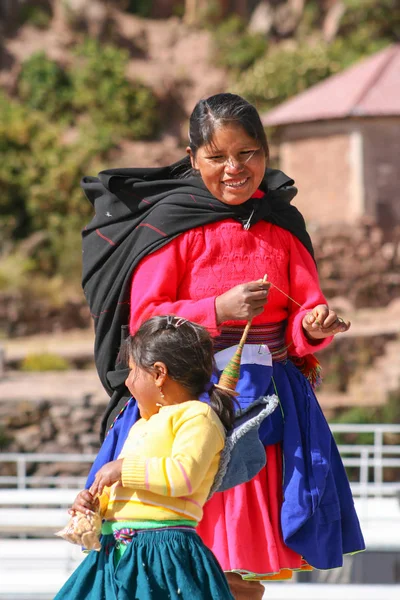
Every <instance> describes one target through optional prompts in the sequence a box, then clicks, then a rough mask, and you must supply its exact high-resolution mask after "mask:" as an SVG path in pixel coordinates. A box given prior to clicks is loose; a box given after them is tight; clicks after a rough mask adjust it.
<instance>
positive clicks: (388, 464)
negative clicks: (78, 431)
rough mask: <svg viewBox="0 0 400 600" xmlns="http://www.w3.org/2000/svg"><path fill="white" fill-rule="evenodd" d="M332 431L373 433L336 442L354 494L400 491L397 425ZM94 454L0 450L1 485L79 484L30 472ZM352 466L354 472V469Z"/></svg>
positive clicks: (67, 478) (390, 494)
mask: <svg viewBox="0 0 400 600" xmlns="http://www.w3.org/2000/svg"><path fill="white" fill-rule="evenodd" d="M330 427H331V430H332V432H333V433H372V434H373V443H372V444H370V445H367V444H345V445H339V451H340V453H341V456H342V460H343V463H344V465H345V467H346V468H347V469H348V470H349V469H352V472H351V474H350V475H351V479H354V475H356V478H355V480H353V481H351V487H352V492H353V494H354V495H355V496H356V497H361V498H363V497H371V496H372V497H384V496H385V497H393V496H396V495H398V494H400V444H399V445H397V444H396V445H392V444H388V443H386V440H385V434H386V435H388V434H392V435H399V437H400V424H399V425H381V424H373V425H354V424H337V423H335V424H331V426H330ZM94 459H95V454H44V453H26V454H25V453H24V454H21V453H6V452H4V453H0V462H7V463H14V464H15V465H16V469H15V471H16V474H15V475H4V476H0V486H1V487H17V488H20V489H24V488H28V487H36V486H41V487H63V488H68V487H73V488H81V487H82V486H83V485H84V483H85V480H86V478H85V477H84V476H78V475H75V476H73V475H70V476H68V475H34V474H33V475H29V474H28V473H29V470H30V466H31V465H32V464H37V463H57V462H60V463H63V462H64V463H73V462H75V463H86V464H87V467H88V469H87V470H89V467H90V465H91V464H92V462H93V460H94ZM354 468H355V472H354ZM388 468H390V469H396V470H397V469H398V473H399V477H397V479H396V481H387V477H386V476H385V474H386V473H385V472H386V470H387V469H388Z"/></svg>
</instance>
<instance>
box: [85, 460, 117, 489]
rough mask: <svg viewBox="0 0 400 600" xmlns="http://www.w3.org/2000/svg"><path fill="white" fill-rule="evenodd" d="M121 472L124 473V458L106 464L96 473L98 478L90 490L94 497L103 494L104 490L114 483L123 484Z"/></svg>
mask: <svg viewBox="0 0 400 600" xmlns="http://www.w3.org/2000/svg"><path fill="white" fill-rule="evenodd" d="M121 472H122V458H119V459H118V460H112V461H111V462H108V463H106V464H105V465H103V466H102V467H101V469H99V470H98V471H97V473H96V477H95V479H94V482H93V483H92V486H91V488H90V491H91V493H92V494H93V496H95V495H96V494H99V495H100V494H101V493H102V491H103V489H104V488H105V487H106V486H107V487H109V486H110V485H113V483H117V482H118V483H121Z"/></svg>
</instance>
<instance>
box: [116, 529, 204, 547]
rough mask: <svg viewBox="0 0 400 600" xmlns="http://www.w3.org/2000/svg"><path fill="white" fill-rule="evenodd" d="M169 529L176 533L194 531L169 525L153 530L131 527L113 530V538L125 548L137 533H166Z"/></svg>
mask: <svg viewBox="0 0 400 600" xmlns="http://www.w3.org/2000/svg"><path fill="white" fill-rule="evenodd" d="M171 529H174V530H176V531H196V528H195V527H190V525H171V526H169V527H168V526H167V527H154V528H151V527H147V528H146V529H132V528H131V527H123V528H122V529H115V530H114V531H113V536H114V539H115V541H116V542H119V543H120V544H123V545H124V546H127V545H128V544H129V543H130V542H131V541H132V540H133V538H134V537H135V536H136V535H137V534H138V533H144V532H147V533H149V532H152V531H167V530H171Z"/></svg>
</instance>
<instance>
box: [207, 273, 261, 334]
mask: <svg viewBox="0 0 400 600" xmlns="http://www.w3.org/2000/svg"><path fill="white" fill-rule="evenodd" d="M270 286H271V284H270V283H269V282H268V281H263V280H262V279H259V280H258V281H250V282H249V283H241V284H240V285H236V286H235V287H233V288H231V289H230V290H228V291H227V292H225V293H224V294H221V295H220V296H217V298H216V300H215V310H216V313H217V324H218V325H219V324H220V323H223V322H224V321H249V320H250V319H252V318H253V317H255V316H257V315H260V314H261V313H262V312H263V310H264V306H265V304H266V303H267V300H268V292H269V288H270Z"/></svg>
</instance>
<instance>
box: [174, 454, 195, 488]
mask: <svg viewBox="0 0 400 600" xmlns="http://www.w3.org/2000/svg"><path fill="white" fill-rule="evenodd" d="M176 462H177V463H178V465H179V468H180V470H181V471H182V475H183V477H184V479H185V482H186V485H187V489H188V492H189V494H191V493H192V484H191V483H190V479H189V477H188V475H187V473H186V471H185V468H184V466H183V465H182V464H181V462H180V461H179V460H177V461H176Z"/></svg>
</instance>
